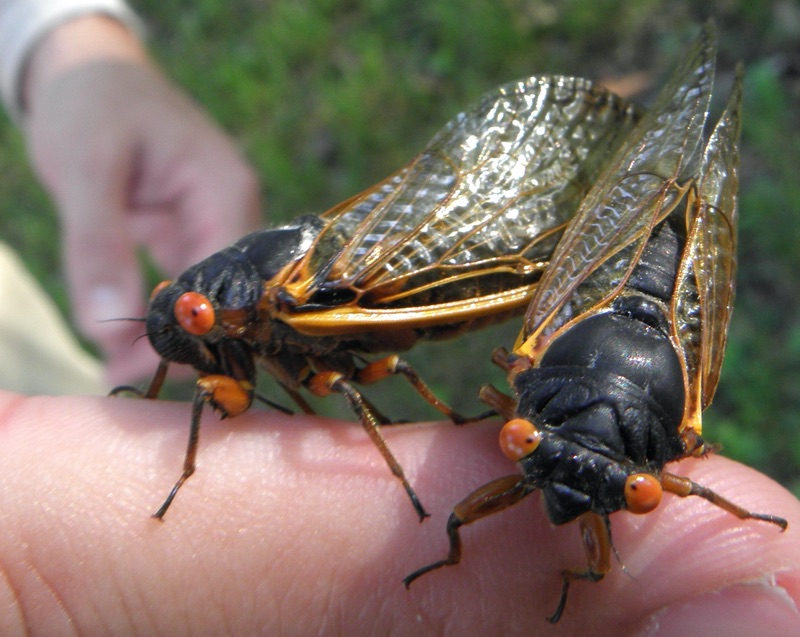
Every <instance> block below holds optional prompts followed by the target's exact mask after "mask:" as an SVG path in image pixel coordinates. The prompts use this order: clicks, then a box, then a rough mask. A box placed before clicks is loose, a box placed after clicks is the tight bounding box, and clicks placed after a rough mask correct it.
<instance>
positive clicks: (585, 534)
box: [547, 513, 611, 624]
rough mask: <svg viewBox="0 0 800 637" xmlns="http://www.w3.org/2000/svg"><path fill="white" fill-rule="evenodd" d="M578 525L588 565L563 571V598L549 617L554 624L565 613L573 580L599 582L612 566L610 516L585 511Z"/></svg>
mask: <svg viewBox="0 0 800 637" xmlns="http://www.w3.org/2000/svg"><path fill="white" fill-rule="evenodd" d="M578 525H579V528H580V531H581V540H582V541H583V550H584V552H585V553H586V563H587V565H588V567H587V568H586V569H584V570H580V569H577V568H569V569H566V570H564V571H562V572H561V582H562V584H561V598H560V599H559V600H558V606H557V607H556V611H555V612H554V613H553V614H552V615H551V616H550V617H548V618H547V620H548V621H549V622H550V623H553V624H555V623H556V622H557V621H558V620H559V619H561V615H562V614H563V613H564V607H565V606H566V604H567V593H568V592H569V585H570V583H571V582H572V581H573V580H585V581H587V582H599V581H600V580H601V579H603V577H605V574H606V573H608V571H609V570H610V568H611V529H610V525H609V523H608V518H604V517H602V516H600V515H597V514H596V513H584V514H583V515H582V516H580V517H579V518H578Z"/></svg>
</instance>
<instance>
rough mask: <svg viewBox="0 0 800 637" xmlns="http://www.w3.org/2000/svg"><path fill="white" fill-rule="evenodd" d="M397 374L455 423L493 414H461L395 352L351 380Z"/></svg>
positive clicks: (365, 381)
mask: <svg viewBox="0 0 800 637" xmlns="http://www.w3.org/2000/svg"><path fill="white" fill-rule="evenodd" d="M398 374H401V375H403V376H405V377H406V379H407V380H408V382H409V383H411V386H412V387H413V388H414V389H415V390H416V391H417V393H418V394H419V395H420V396H422V398H424V399H425V400H426V401H427V402H428V404H430V405H431V406H432V407H433V408H434V409H436V410H437V411H439V412H440V413H442V414H444V415H445V416H447V417H448V418H449V419H450V420H452V421H453V422H454V423H455V424H457V425H463V424H465V423H468V422H476V421H478V420H483V419H484V418H488V417H489V416H492V415H494V412H493V411H490V412H486V413H483V414H480V415H479V416H476V417H469V416H463V415H461V414H459V413H458V412H457V411H455V410H454V409H453V408H452V407H450V405H448V404H447V403H445V402H444V401H443V400H441V399H440V398H439V397H438V396H436V394H434V393H433V392H432V391H431V389H430V387H428V385H427V384H425V381H423V380H422V379H421V378H420V377H419V374H417V372H416V370H415V369H414V368H413V367H412V366H411V365H410V364H409V363H408V362H406V361H404V360H403V359H402V358H400V357H399V356H397V355H396V354H392V355H390V356H386V357H385V358H381V359H380V360H377V361H373V362H371V363H367V364H366V365H365V366H364V367H362V368H361V369H359V370H358V371H357V372H356V373H355V376H354V377H353V380H354V381H355V382H357V383H361V384H363V385H370V384H372V383H375V382H378V381H379V380H383V379H384V378H387V377H389V376H396V375H398Z"/></svg>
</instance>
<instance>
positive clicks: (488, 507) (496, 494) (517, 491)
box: [403, 475, 533, 588]
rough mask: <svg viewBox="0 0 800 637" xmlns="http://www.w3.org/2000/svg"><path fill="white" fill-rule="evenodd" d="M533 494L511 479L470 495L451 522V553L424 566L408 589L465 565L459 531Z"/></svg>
mask: <svg viewBox="0 0 800 637" xmlns="http://www.w3.org/2000/svg"><path fill="white" fill-rule="evenodd" d="M532 491H533V490H532V489H531V487H530V486H529V485H528V484H526V483H525V481H524V479H523V478H521V477H520V476H519V475H510V476H505V477H503V478H498V479H497V480H492V482H489V483H488V484H484V485H483V486H482V487H480V488H478V489H476V490H475V491H473V492H472V493H470V494H469V495H468V496H467V497H466V498H464V499H463V500H462V501H461V502H459V503H458V504H456V506H455V507H453V512H452V513H451V514H450V517H449V518H448V520H447V537H448V538H449V540H450V550H449V552H448V554H447V557H446V558H445V559H443V560H439V561H438V562H434V563H433V564H428V565H427V566H423V567H422V568H420V569H417V570H416V571H414V572H413V573H411V574H410V575H408V576H407V577H406V578H405V579H404V580H403V583H404V584H405V585H406V588H408V587H409V586H411V582H413V581H414V580H415V579H417V578H418V577H421V576H422V575H425V574H426V573H430V572H431V571H434V570H436V569H437V568H441V567H443V566H453V565H454V564H458V563H459V562H460V561H461V536H460V535H459V533H458V529H459V528H461V527H462V526H464V525H465V524H471V523H472V522H475V521H476V520H480V519H481V518H485V517H486V516H487V515H492V514H493V513H497V512H499V511H502V510H503V509H507V508H508V507H510V506H513V505H515V504H516V503H517V502H519V501H520V500H522V498H524V497H525V496H526V495H528V494H529V493H532Z"/></svg>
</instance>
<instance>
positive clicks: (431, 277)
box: [145, 76, 639, 519]
mask: <svg viewBox="0 0 800 637" xmlns="http://www.w3.org/2000/svg"><path fill="white" fill-rule="evenodd" d="M638 117H639V114H638V112H637V110H636V109H635V108H634V107H633V106H631V105H630V104H628V103H627V102H626V101H624V100H622V99H621V98H619V97H617V96H616V95H614V94H612V93H610V92H608V91H606V90H605V89H603V88H601V87H599V86H597V85H595V84H593V83H592V82H590V81H588V80H582V79H577V78H569V77H559V76H543V77H532V78H529V79H527V80H524V81H519V82H515V83H511V84H507V85H505V86H502V87H500V88H499V89H497V90H495V91H493V92H491V93H489V94H487V95H486V96H484V97H483V98H482V99H481V100H479V101H478V102H477V103H476V104H475V105H474V106H473V107H472V108H470V109H469V110H467V111H465V112H463V113H461V114H459V115H458V116H456V117H455V118H454V119H453V120H452V121H451V122H450V123H449V124H447V125H446V126H445V127H444V129H443V130H442V131H441V132H439V134H437V135H436V136H435V137H434V139H433V140H432V141H431V142H430V143H429V144H428V146H427V147H426V148H425V150H424V151H423V152H422V153H420V154H419V155H418V156H417V157H415V158H414V159H413V160H412V161H411V162H410V163H408V164H407V165H406V166H404V167H403V168H401V169H400V170H399V171H397V172H396V173H394V174H393V175H391V176H389V177H388V178H386V179H384V180H383V181H381V182H379V183H378V184H376V185H375V186H373V187H371V188H369V189H367V190H365V191H364V192H362V193H361V194H359V195H356V196H355V197H353V198H351V199H349V200H347V201H345V202H343V203H341V204H339V205H338V206H336V207H334V208H333V209H331V210H330V211H328V212H326V213H324V214H322V215H319V216H305V217H301V218H299V219H298V220H297V221H296V222H294V223H292V224H289V225H286V226H283V227H279V228H273V229H266V230H262V231H260V232H255V233H253V234H250V235H248V236H246V237H244V238H243V239H241V240H240V241H238V242H237V243H235V244H234V245H232V246H231V247H229V248H227V249H225V250H222V251H221V252H218V253H216V254H213V255H211V256H210V257H208V258H207V259H206V260H204V261H202V262H200V263H198V264H197V265H195V266H193V267H191V268H189V269H188V270H186V271H185V272H184V273H183V274H182V275H181V276H180V277H178V278H177V279H175V280H174V281H169V282H165V284H163V285H161V286H159V287H158V288H157V289H156V290H155V291H154V293H153V296H152V299H151V302H150V307H149V310H148V314H147V318H146V329H147V336H148V338H149V340H150V342H151V343H152V345H153V347H154V348H155V350H156V351H157V352H158V354H159V355H160V356H161V359H162V362H161V365H160V367H159V370H158V371H157V373H156V375H155V377H154V379H153V381H152V382H151V385H150V388H149V389H148V390H147V392H146V393H145V395H146V396H147V397H150V398H154V397H156V396H157V395H158V393H159V391H160V389H161V386H162V384H163V381H164V378H165V376H166V372H167V367H168V365H169V364H170V363H180V364H186V365H190V366H192V367H193V368H194V369H195V370H197V372H198V375H199V379H198V381H197V386H196V390H195V395H194V401H193V410H192V418H191V432H190V437H189V447H188V450H187V453H186V458H185V461H184V467H183V472H182V474H181V476H180V478H179V480H178V481H177V482H176V484H175V485H174V487H173V489H172V491H171V492H170V494H169V496H168V497H167V499H166V500H165V502H164V503H163V505H162V506H161V508H160V509H159V510H158V511H157V512H156V514H155V516H156V517H158V518H161V517H162V516H163V515H164V513H165V512H166V510H167V508H168V507H169V505H170V503H171V502H172V499H173V498H174V496H175V494H176V493H177V491H178V489H179V488H180V487H181V485H182V484H183V483H184V481H185V480H186V479H187V478H188V477H189V476H190V475H191V474H192V473H193V472H194V470H195V456H196V452H197V441H198V433H199V427H200V416H201V413H202V408H203V405H204V404H205V403H209V404H210V405H211V407H212V408H214V409H215V410H216V411H218V412H219V413H220V414H221V415H222V416H236V415H237V414H240V413H242V412H244V411H245V410H247V409H248V408H249V407H250V405H251V403H252V401H253V400H254V397H255V393H254V386H255V376H256V369H257V366H258V365H260V366H261V367H263V368H264V369H266V370H267V371H268V372H269V373H270V374H272V375H273V376H274V377H275V378H276V379H277V381H278V383H279V384H280V385H282V386H283V388H284V389H285V390H286V391H287V392H288V393H289V394H290V395H291V396H292V397H293V398H294V399H295V401H296V402H297V403H298V404H299V405H300V406H301V408H303V409H304V410H306V411H309V410H310V408H309V407H308V406H307V403H306V402H305V400H304V399H303V397H302V394H301V391H302V390H308V391H309V392H311V393H312V394H314V395H320V396H321V395H326V394H330V393H338V394H342V395H343V396H344V397H345V398H346V399H347V401H348V402H349V403H350V405H351V407H352V408H353V410H354V411H355V412H356V414H357V415H358V417H359V419H360V421H361V423H362V425H363V426H364V428H365V430H366V431H367V433H368V434H369V435H370V437H371V438H372V440H373V441H374V442H375V444H376V445H377V447H378V448H379V450H380V451H381V453H382V454H383V457H384V458H385V459H386V461H387V463H388V465H389V467H390V468H391V470H392V472H393V473H394V474H395V475H396V476H397V477H398V478H399V479H400V480H401V482H402V483H403V486H404V488H405V490H406V492H407V493H408V495H409V497H410V498H411V500H412V503H413V504H414V507H415V509H416V511H417V513H418V515H419V516H420V519H422V518H423V517H424V516H425V515H426V513H425V510H424V509H423V507H422V505H421V504H420V502H419V500H418V498H417V496H416V494H415V493H414V491H413V489H412V487H411V485H410V484H409V483H408V481H407V479H406V478H405V476H404V474H403V471H402V468H401V467H400V464H399V463H398V462H397V460H396V459H395V458H394V457H393V455H392V453H391V452H390V451H389V449H388V448H387V446H386V444H385V442H384V440H383V437H382V435H381V432H380V428H379V425H380V423H381V422H383V419H382V418H381V417H380V416H379V415H378V414H377V412H376V411H375V410H374V408H373V407H372V406H371V405H370V403H369V402H368V401H367V400H366V399H365V398H363V397H362V395H361V393H360V392H359V391H358V390H357V389H356V387H355V386H354V384H364V383H371V382H374V381H377V380H380V379H381V378H384V377H386V376H388V375H392V374H401V375H403V376H405V377H406V378H408V379H409V381H410V382H411V384H412V385H413V386H414V387H415V388H416V389H417V391H418V392H419V393H420V395H421V396H422V397H423V398H424V399H425V400H427V401H428V402H429V403H430V404H432V405H433V406H434V407H435V408H437V409H439V410H440V411H441V412H442V413H443V414H445V415H446V416H448V417H450V418H451V419H452V420H454V421H456V422H463V421H465V420H466V419H465V418H464V417H462V416H460V415H459V414H457V413H456V412H454V411H453V410H452V409H451V408H450V407H449V406H447V405H446V404H444V403H443V402H442V401H441V400H439V399H438V398H437V397H436V396H435V395H433V393H432V392H431V391H430V390H429V389H428V388H427V386H426V385H425V384H424V383H423V382H422V380H421V379H420V378H419V376H418V375H417V373H416V372H415V371H414V370H413V369H412V368H411V367H410V366H409V365H408V364H407V363H405V362H404V361H402V360H401V359H400V358H398V357H397V355H396V354H394V353H395V352H398V351H402V350H406V349H408V348H409V347H411V346H412V345H413V344H414V343H415V342H416V341H417V340H419V339H428V338H444V337H448V336H453V335H456V334H459V333H461V332H464V331H467V330H471V329H475V328H477V327H480V326H483V325H486V324H490V323H493V322H497V321H499V320H501V319H504V318H506V317H508V316H511V315H515V314H521V313H522V312H524V309H525V307H526V306H527V304H528V302H529V300H530V298H531V296H532V294H533V292H534V290H535V289H536V286H537V284H538V282H539V280H540V278H541V276H542V273H543V272H544V270H545V268H546V267H547V265H548V263H549V260H550V257H551V255H552V253H553V249H554V248H555V246H556V244H557V242H558V240H559V238H560V237H561V235H562V233H563V231H564V228H565V227H566V225H567V223H568V222H569V221H570V219H571V218H572V216H573V215H574V214H575V211H576V210H577V207H578V204H579V202H580V201H581V200H582V199H583V196H584V195H585V194H586V192H587V191H588V190H589V188H590V187H591V184H592V183H593V181H594V180H595V179H596V177H597V176H598V174H599V173H600V171H601V169H602V167H603V166H604V165H605V164H606V163H607V161H608V158H609V157H610V155H611V154H612V153H613V151H614V150H615V149H616V148H617V146H619V144H620V143H621V141H622V140H623V139H624V138H625V137H626V135H627V133H629V132H630V130H631V129H632V127H633V126H634V125H635V123H636V121H637V120H638ZM378 352H391V353H393V354H392V355H390V356H388V357H383V358H380V359H378V360H372V361H371V362H369V361H366V362H365V358H364V357H363V355H367V356H368V355H370V354H374V353H378Z"/></svg>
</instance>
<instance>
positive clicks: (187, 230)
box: [23, 16, 259, 384]
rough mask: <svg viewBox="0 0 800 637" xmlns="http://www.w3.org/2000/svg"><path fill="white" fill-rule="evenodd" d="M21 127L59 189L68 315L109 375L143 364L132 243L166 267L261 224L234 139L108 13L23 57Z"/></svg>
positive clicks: (142, 370) (145, 353)
mask: <svg viewBox="0 0 800 637" xmlns="http://www.w3.org/2000/svg"><path fill="white" fill-rule="evenodd" d="M24 88H25V90H24V93H23V94H24V101H25V104H26V117H25V122H24V128H25V132H26V136H27V142H28V147H29V152H30V156H31V160H32V163H33V165H34V167H35V169H36V171H37V173H38V174H39V176H40V178H41V180H42V182H43V183H44V185H45V186H46V187H47V188H48V190H49V191H50V193H51V194H52V196H53V198H54V199H55V201H56V203H57V206H58V209H59V212H60V214H61V219H62V225H63V233H64V239H63V240H64V259H65V265H66V271H67V279H68V282H69V286H70V295H71V299H72V305H73V308H74V313H75V318H76V321H77V324H78V326H79V327H80V328H81V330H82V331H83V332H84V333H85V334H86V335H87V336H89V337H90V338H92V339H94V340H95V341H97V342H98V344H99V345H100V346H101V348H102V349H103V351H104V352H105V354H106V356H107V362H108V374H107V375H108V380H109V382H110V383H111V384H118V383H120V382H130V381H132V380H134V379H136V378H140V377H143V376H145V375H147V374H149V373H151V372H152V370H153V369H154V368H155V365H156V362H157V361H156V358H155V356H154V354H153V353H152V350H151V348H149V347H147V346H146V345H145V343H144V342H143V343H142V346H141V347H136V348H132V343H133V341H134V340H135V339H136V337H138V336H141V335H142V333H143V329H142V325H141V324H140V323H130V322H120V321H113V322H102V321H103V320H104V319H118V318H128V317H143V316H144V313H145V304H144V301H145V299H146V291H145V290H144V289H143V287H142V277H141V273H140V272H139V263H138V260H137V255H136V251H137V248H139V247H140V246H143V247H145V248H146V249H148V250H149V251H150V253H151V254H152V255H153V257H154V259H155V261H156V263H157V264H158V265H159V266H160V267H161V268H163V269H164V270H165V271H166V272H167V273H168V274H169V275H170V276H174V275H177V274H178V273H180V272H181V271H182V270H183V269H185V268H186V267H187V266H189V265H191V264H193V263H195V262H197V261H199V260H200V259H202V258H205V257H206V256H208V255H209V254H210V253H212V252H214V251H216V250H218V249H220V248H222V247H223V246H225V245H228V244H230V243H232V242H233V241H235V240H236V239H238V238H240V237H241V236H242V235H244V234H245V233H246V232H248V231H250V230H253V229H254V228H255V227H256V226H257V225H258V218H259V197H258V183H257V180H256V178H255V176H254V174H253V172H252V171H251V169H250V168H249V167H248V166H247V164H246V163H245V161H244V160H243V159H242V157H241V155H240V154H239V152H238V151H237V149H236V148H235V146H234V144H233V143H232V141H231V140H230V139H229V138H228V137H227V136H226V135H225V134H224V133H223V132H221V131H220V130H219V129H218V128H217V127H216V126H215V125H214V124H213V123H212V122H211V121H210V120H209V119H208V118H207V117H206V116H205V115H204V114H203V113H202V112H201V111H200V109H199V108H198V107H197V105H196V104H194V103H193V102H192V101H191V99H189V98H188V97H186V96H185V95H183V94H182V93H181V92H180V91H179V90H178V89H177V88H176V87H175V86H173V85H172V84H170V83H169V81H167V80H166V79H165V78H164V77H163V76H162V75H161V73H160V72H159V71H158V70H157V69H156V68H155V67H154V65H153V64H152V63H151V62H150V61H149V60H148V59H147V56H146V54H145V52H144V50H143V49H142V47H141V45H140V44H139V42H138V41H137V40H136V38H135V37H134V36H133V35H132V34H130V33H129V32H128V31H127V30H126V29H125V28H124V27H123V26H122V25H120V24H118V23H117V22H115V21H114V20H111V19H109V18H104V17H99V16H90V17H84V18H78V19H75V20H72V21H70V22H67V23H65V24H64V25H63V26H61V27H58V28H56V29H55V30H53V31H52V32H50V34H49V35H48V36H47V37H46V38H45V39H44V41H43V42H42V43H41V44H40V45H38V47H37V48H36V50H35V52H34V54H33V56H32V59H31V62H30V64H29V66H28V69H27V73H26V80H25V87H24Z"/></svg>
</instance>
